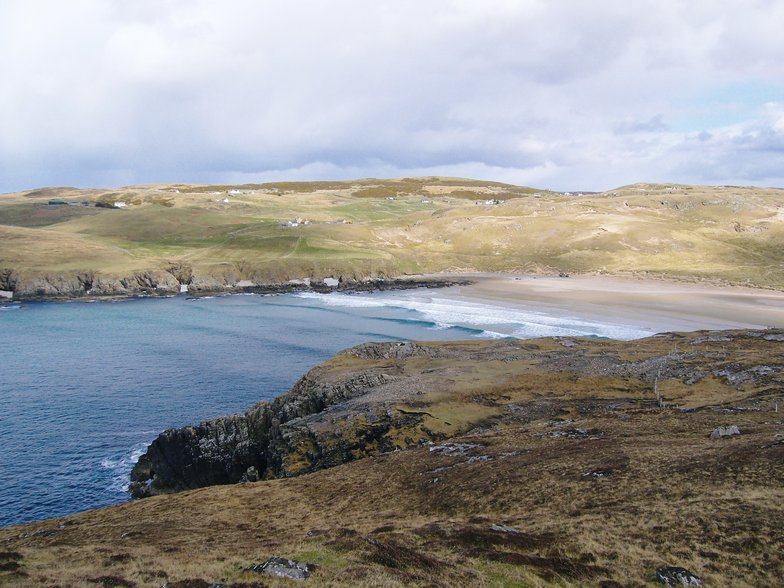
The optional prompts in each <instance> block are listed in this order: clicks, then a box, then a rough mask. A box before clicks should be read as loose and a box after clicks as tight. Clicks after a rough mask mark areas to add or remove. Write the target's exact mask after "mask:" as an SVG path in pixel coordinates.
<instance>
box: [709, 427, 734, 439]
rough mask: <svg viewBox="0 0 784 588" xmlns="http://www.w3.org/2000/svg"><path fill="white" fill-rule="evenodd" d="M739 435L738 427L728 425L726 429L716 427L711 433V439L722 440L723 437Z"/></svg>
mask: <svg viewBox="0 0 784 588" xmlns="http://www.w3.org/2000/svg"><path fill="white" fill-rule="evenodd" d="M735 435H740V429H739V428H738V425H729V426H727V427H717V428H715V429H713V431H711V434H710V438H711V439H723V438H724V437H734V436H735Z"/></svg>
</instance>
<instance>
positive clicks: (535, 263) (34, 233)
mask: <svg viewBox="0 0 784 588" xmlns="http://www.w3.org/2000/svg"><path fill="white" fill-rule="evenodd" d="M58 201H61V202H66V203H73V204H76V203H81V202H87V203H88V206H69V205H68V204H65V205H63V204H49V203H50V202H58ZM115 203H120V206H121V208H113V206H114V204H115ZM96 205H99V206H96ZM107 206H108V207H107ZM782 252H784V190H781V189H773V188H771V189H762V188H743V187H732V186H716V187H706V186H682V185H671V184H667V185H664V184H635V185H631V186H624V187H622V188H618V189H615V190H612V191H609V192H605V193H600V194H569V193H556V192H549V191H544V190H536V189H532V188H523V187H518V186H511V185H506V184H500V183H496V182H481V181H475V180H465V179H457V178H403V179H398V180H375V179H367V180H359V181H352V182H280V183H272V184H259V185H255V184H254V185H241V186H197V185H186V184H178V185H159V186H136V187H127V188H122V189H116V190H79V189H73V188H47V189H41V190H35V191H31V192H23V193H17V194H5V195H2V196H0V274H2V273H3V270H4V272H5V275H7V276H8V275H13V276H14V279H13V280H11V279H5V282H4V283H0V289H4V287H5V288H6V289H16V290H18V291H20V292H24V291H25V286H24V285H25V284H26V283H27V282H30V280H33V281H35V280H36V279H40V278H41V277H42V276H43V277H44V278H46V279H48V280H49V282H51V281H52V276H55V277H56V278H57V279H63V278H67V277H68V276H69V275H76V274H80V273H81V274H84V273H90V274H91V275H93V276H94V277H96V278H98V279H100V278H115V279H121V278H125V277H127V276H130V275H133V274H136V273H139V272H166V271H168V270H169V268H171V267H172V266H173V265H174V266H176V267H179V268H182V267H186V268H187V270H188V272H186V273H187V275H189V276H195V279H196V281H199V280H202V281H203V282H205V283H206V284H210V283H213V284H217V285H222V286H226V287H231V286H232V285H233V284H236V283H237V282H239V281H243V280H247V281H252V282H254V283H259V284H263V283H280V282H284V281H286V280H291V279H301V278H304V277H310V278H315V279H319V278H323V277H328V276H344V277H345V278H346V279H361V278H366V277H374V276H394V275H400V274H406V273H409V274H410V273H429V272H439V271H506V272H545V273H553V272H556V273H557V272H602V273H609V274H642V275H645V274H653V275H657V276H665V277H670V278H688V279H708V280H713V281H722V282H731V283H743V284H749V285H755V286H762V287H769V288H776V289H781V288H784V253H782ZM12 282H13V283H12ZM14 284H16V286H14ZM28 289H29V287H28ZM107 289H108V290H111V286H107ZM29 293H30V292H28V294H29Z"/></svg>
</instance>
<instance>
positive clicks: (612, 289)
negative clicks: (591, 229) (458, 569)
mask: <svg viewBox="0 0 784 588" xmlns="http://www.w3.org/2000/svg"><path fill="white" fill-rule="evenodd" d="M465 277H466V278H469V279H470V281H471V284H470V285H466V286H459V287H457V288H454V289H450V290H449V295H451V296H454V297H455V298H456V299H460V300H464V301H466V302H480V303H488V302H492V303H500V304H502V305H510V306H512V307H514V308H518V309H519V308H523V309H527V310H531V311H534V312H543V311H544V312H546V313H548V314H549V313H551V314H554V315H556V316H563V317H573V316H578V317H581V318H587V319H592V320H598V321H604V322H610V323H617V324H634V325H637V326H640V327H645V328H649V329H651V330H652V333H651V334H654V333H660V332H666V331H694V330H715V329H734V328H755V329H765V328H769V327H778V328H782V327H784V292H778V291H772V290H763V289H759V288H749V287H744V286H723V285H722V286H718V285H708V284H700V283H689V282H681V281H666V280H649V279H640V278H627V277H617V276H605V275H601V276H596V275H578V276H572V277H568V278H562V277H551V276H513V275H504V274H472V275H465Z"/></svg>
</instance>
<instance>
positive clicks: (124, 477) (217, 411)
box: [0, 290, 649, 526]
mask: <svg viewBox="0 0 784 588" xmlns="http://www.w3.org/2000/svg"><path fill="white" fill-rule="evenodd" d="M569 334H571V335H594V336H615V337H621V338H635V337H639V336H644V335H646V334H649V333H647V332H644V331H642V330H639V329H637V328H635V327H624V326H618V325H605V324H603V323H597V322H590V321H581V320H579V319H577V318H574V317H571V318H570V317H566V318H564V317H553V316H549V315H546V314H543V313H531V312H522V311H519V310H514V309H511V308H508V307H502V306H492V305H482V304H475V303H470V304H469V303H460V302H458V301H455V300H449V299H448V298H443V297H442V296H441V295H440V294H438V293H437V292H434V291H427V290H417V291H406V292H399V293H390V292H382V293H374V294H357V295H350V294H330V295H320V294H301V295H281V296H255V295H245V296H225V297H216V298H200V299H187V298H184V297H176V298H168V299H130V300H123V301H115V302H94V303H85V302H73V303H23V304H18V303H17V304H5V305H3V306H0V340H1V341H2V345H0V526H6V525H10V524H16V523H23V522H29V521H34V520H39V519H44V518H49V517H56V516H63V515H67V514H71V513H74V512H79V511H82V510H86V509H90V508H96V507H101V506H107V505H111V504H116V503H119V502H123V501H125V500H127V499H128V494H127V493H126V491H125V488H126V485H127V483H128V474H129V472H130V469H131V467H132V465H133V463H134V462H135V460H136V459H137V458H138V456H139V455H140V454H141V453H142V452H143V451H144V449H145V448H146V446H147V445H148V444H149V443H150V442H151V441H152V440H153V439H154V438H155V437H156V436H157V435H158V433H160V432H161V431H163V430H165V429H167V428H171V427H180V426H184V425H188V424H194V423H198V422H201V421H202V420H206V419H209V418H212V417H217V416H222V415H226V414H231V413H238V412H243V411H244V410H246V409H247V408H249V407H250V406H251V405H252V404H254V403H255V402H257V401H259V400H265V399H267V400H268V399H271V398H274V397H275V396H277V395H279V394H281V393H283V392H285V391H287V390H288V389H289V388H290V387H291V386H292V385H293V384H294V383H295V382H296V380H297V379H299V377H301V376H302V375H303V374H304V373H305V372H306V371H307V370H308V369H310V368H311V367H313V366H315V365H317V364H318V363H320V362H322V361H325V360H326V359H328V358H329V357H331V356H332V355H334V354H335V353H336V352H337V351H339V350H341V349H345V348H347V347H351V346H353V345H356V344H358V343H362V342H366V341H392V340H417V339H418V340H449V339H466V338H472V337H504V336H515V337H530V336H539V335H569Z"/></svg>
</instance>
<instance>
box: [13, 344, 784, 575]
mask: <svg viewBox="0 0 784 588" xmlns="http://www.w3.org/2000/svg"><path fill="white" fill-rule="evenodd" d="M133 475H134V479H135V480H136V482H137V484H136V491H137V493H140V494H156V493H170V492H175V491H177V490H181V491H180V492H176V493H173V494H168V495H160V496H152V497H150V498H145V499H144V500H139V501H133V502H130V503H127V504H124V505H121V506H119V507H113V508H108V509H101V510H97V511H92V512H88V513H84V514H81V515H76V516H72V517H68V518H65V519H58V520H52V521H44V522H41V523H35V524H31V525H25V526H18V527H10V528H6V529H1V530H0V583H3V584H9V585H31V586H33V585H35V586H37V585H60V586H77V585H103V586H134V585H136V586H161V585H163V584H164V583H168V584H169V586H207V585H209V583H213V582H220V583H223V584H226V585H231V584H237V585H240V584H242V583H245V585H247V584H251V585H252V583H253V582H256V583H258V584H267V585H274V586H278V585H280V586H283V585H289V584H288V583H289V582H291V581H290V580H284V579H275V578H270V577H267V576H264V575H261V574H260V573H258V572H257V571H256V570H257V569H258V567H254V565H255V564H258V563H260V562H263V561H265V560H266V559H267V558H269V557H272V556H280V557H285V558H291V559H293V560H297V561H300V562H303V563H308V564H314V565H311V566H310V568H309V569H310V570H311V571H312V575H311V577H310V579H308V580H306V582H308V583H310V584H312V585H319V586H323V585H326V586H344V585H368V586H369V585H373V586H379V585H381V586H458V585H459V586H518V585H520V586H527V585H530V586H543V585H552V584H555V585H579V586H600V585H601V586H640V585H646V584H651V585H654V584H655V583H656V582H657V580H656V578H657V570H658V571H659V572H660V573H659V575H660V576H661V577H666V575H664V576H663V575H662V574H664V572H668V568H683V569H684V570H687V571H688V572H689V573H690V574H691V577H694V578H699V581H701V582H703V583H704V584H705V585H713V586H720V585H730V584H731V585H733V586H775V585H777V584H778V582H779V581H780V578H781V577H784V557H782V553H784V550H783V549H782V548H784V530H783V528H782V525H781V521H782V520H784V500H782V499H784V331H781V330H775V329H768V330H763V331H722V332H697V333H689V334H664V335H657V336H655V337H651V338H648V339H644V340H639V341H632V342H617V341H608V340H596V339H580V338H563V337H562V338H548V339H538V340H528V341H519V340H514V341H512V340H502V341H472V342H458V343H455V342H450V343H402V344H401V343H383V344H366V345H361V346H359V347H356V348H353V349H350V350H347V351H345V352H343V353H341V354H338V355H337V356H336V357H335V358H333V359H332V360H330V361H328V362H326V363H325V364H323V365H321V366H319V367H317V368H315V369H313V370H311V371H310V372H309V373H308V374H306V375H305V376H304V377H303V378H302V380H300V382H299V383H298V384H297V385H296V386H295V387H294V388H293V389H292V391H291V392H289V393H288V394H286V395H284V396H282V397H280V398H279V399H277V400H275V401H273V402H271V403H260V404H259V405H257V406H255V407H253V408H252V409H251V410H249V411H248V412H247V413H246V414H244V415H238V416H233V417H227V418H223V419H216V420H214V421H209V422H206V423H203V424H201V425H199V426H195V427H189V428H185V429H180V430H172V431H167V432H165V433H163V434H162V435H161V436H160V437H159V438H158V439H157V440H156V441H155V442H154V443H153V445H152V446H151V447H150V449H149V450H148V452H147V454H146V456H145V457H143V458H142V459H141V460H140V462H139V464H138V465H137V467H136V468H135V470H134V474H133ZM256 477H258V478H262V480H261V481H258V482H249V481H248V482H245V483H240V484H228V483H231V482H237V481H243V480H245V481H247V480H252V479H255V478H256ZM272 478H277V479H272ZM206 484H221V485H216V486H209V487H205V488H198V489H194V488H196V487H198V486H203V485H206ZM669 572H672V569H670V570H669ZM669 572H668V573H669ZM673 573H674V572H673ZM695 581H697V580H695ZM85 583H86V584H85Z"/></svg>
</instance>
